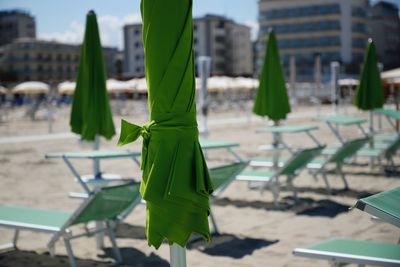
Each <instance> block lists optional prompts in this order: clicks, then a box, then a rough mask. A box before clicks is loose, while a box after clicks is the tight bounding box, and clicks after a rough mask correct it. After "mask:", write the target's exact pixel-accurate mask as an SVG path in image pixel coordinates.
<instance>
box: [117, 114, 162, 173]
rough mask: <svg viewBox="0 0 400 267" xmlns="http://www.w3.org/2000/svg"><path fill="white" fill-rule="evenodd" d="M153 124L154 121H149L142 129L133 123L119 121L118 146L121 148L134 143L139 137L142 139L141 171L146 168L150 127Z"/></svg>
mask: <svg viewBox="0 0 400 267" xmlns="http://www.w3.org/2000/svg"><path fill="white" fill-rule="evenodd" d="M154 124H155V121H149V122H147V123H146V124H144V125H143V126H142V127H141V126H139V125H136V124H133V123H129V122H127V121H126V120H121V134H120V136H119V140H118V146H123V145H126V144H129V143H132V142H134V141H136V140H137V139H138V138H139V136H142V137H143V145H142V161H141V164H140V168H141V169H142V170H143V169H144V166H146V161H147V154H148V151H149V149H148V147H149V143H150V137H151V127H152V126H153V125H154Z"/></svg>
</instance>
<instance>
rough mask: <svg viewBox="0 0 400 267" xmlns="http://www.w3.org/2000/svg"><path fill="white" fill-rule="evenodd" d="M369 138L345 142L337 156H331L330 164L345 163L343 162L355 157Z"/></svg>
mask: <svg viewBox="0 0 400 267" xmlns="http://www.w3.org/2000/svg"><path fill="white" fill-rule="evenodd" d="M368 140H369V138H360V139H355V140H351V141H347V142H345V143H344V144H343V145H342V146H341V147H340V148H339V149H338V150H337V151H336V153H335V154H333V155H332V156H331V158H330V159H329V162H335V163H343V161H344V160H345V159H347V158H349V157H351V156H353V155H354V154H355V153H356V152H357V151H358V150H359V149H360V148H362V147H363V146H364V145H365V144H366V143H367V142H368Z"/></svg>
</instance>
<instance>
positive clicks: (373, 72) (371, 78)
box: [354, 39, 385, 134]
mask: <svg viewBox="0 0 400 267" xmlns="http://www.w3.org/2000/svg"><path fill="white" fill-rule="evenodd" d="M384 102H385V98H384V95H383V88H382V82H381V77H380V71H379V68H378V62H377V59H376V49H375V44H374V42H373V41H372V40H371V39H369V40H368V47H367V50H366V52H365V57H364V64H363V68H362V72H361V78H360V83H359V85H358V87H357V90H356V95H355V98H354V105H355V106H356V107H358V108H359V109H361V110H368V111H370V134H372V133H373V131H374V129H373V128H374V127H373V114H372V111H373V110H374V109H377V108H382V106H383V104H384Z"/></svg>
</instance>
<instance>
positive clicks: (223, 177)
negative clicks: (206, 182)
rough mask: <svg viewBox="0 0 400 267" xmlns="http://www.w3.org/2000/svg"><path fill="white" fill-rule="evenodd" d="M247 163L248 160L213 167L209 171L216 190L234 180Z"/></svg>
mask: <svg viewBox="0 0 400 267" xmlns="http://www.w3.org/2000/svg"><path fill="white" fill-rule="evenodd" d="M246 165H247V162H238V163H233V164H229V165H225V166H220V167H216V168H211V169H210V170H209V171H210V172H209V173H210V178H211V182H212V185H213V188H214V192H215V191H217V190H218V189H221V187H223V186H225V185H227V184H229V183H230V182H231V181H233V180H234V179H235V176H236V175H237V174H238V173H240V172H241V171H242V170H243V169H244V168H245V167H246Z"/></svg>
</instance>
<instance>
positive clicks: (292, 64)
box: [278, 56, 297, 124]
mask: <svg viewBox="0 0 400 267" xmlns="http://www.w3.org/2000/svg"><path fill="white" fill-rule="evenodd" d="M290 90H291V91H292V94H291V95H292V99H293V104H294V105H297V92H296V57H295V56H291V57H290ZM278 124H279V123H278Z"/></svg>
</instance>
